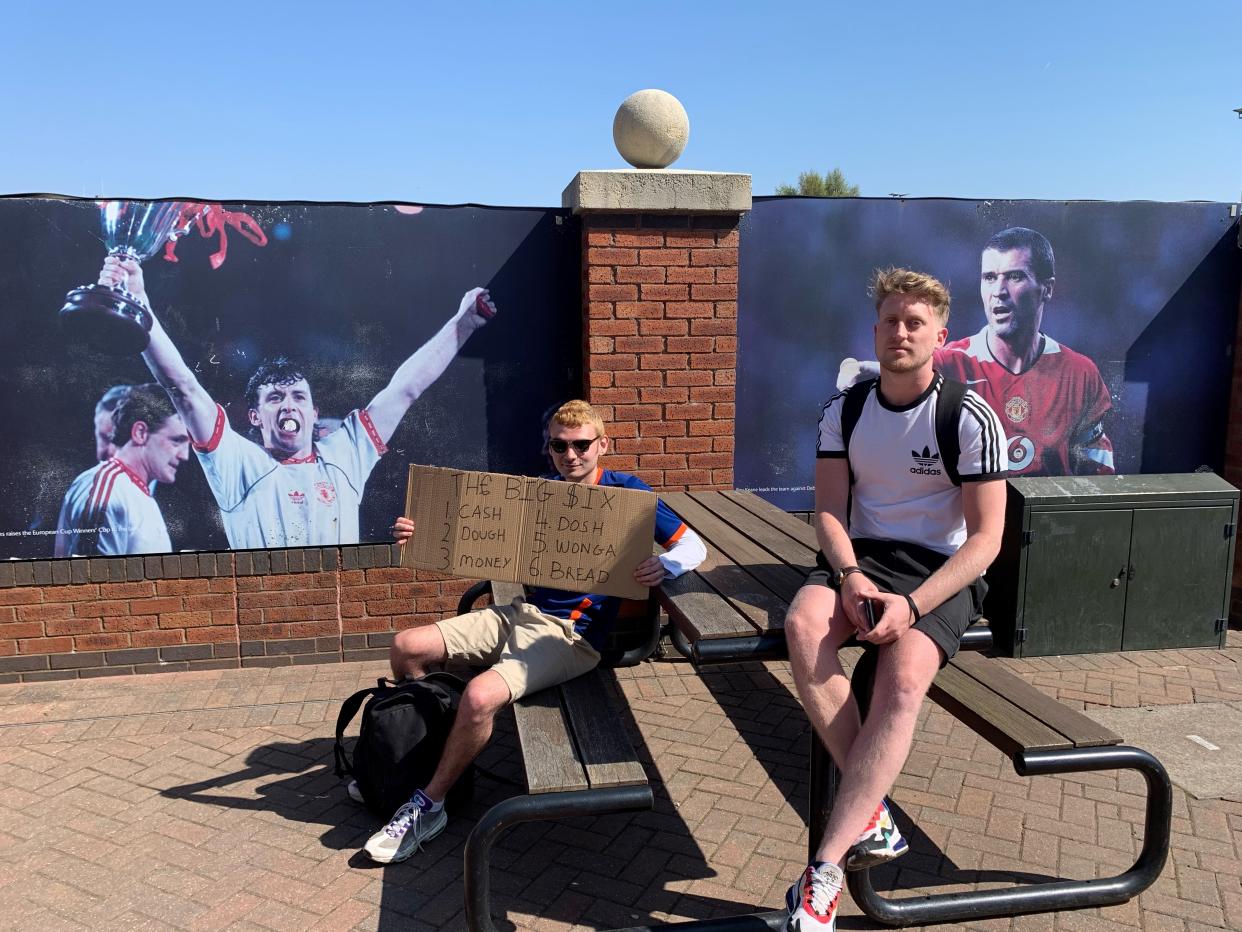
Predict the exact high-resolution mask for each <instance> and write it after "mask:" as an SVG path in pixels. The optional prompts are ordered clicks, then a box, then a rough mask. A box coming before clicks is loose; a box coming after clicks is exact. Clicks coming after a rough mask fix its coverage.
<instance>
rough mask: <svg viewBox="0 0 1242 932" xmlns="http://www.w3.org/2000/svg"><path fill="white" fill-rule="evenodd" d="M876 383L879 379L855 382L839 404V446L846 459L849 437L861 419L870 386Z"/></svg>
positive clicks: (848, 453) (847, 456) (848, 452)
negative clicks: (842, 449)
mask: <svg viewBox="0 0 1242 932" xmlns="http://www.w3.org/2000/svg"><path fill="white" fill-rule="evenodd" d="M878 381H879V379H867V380H866V381H865V382H855V383H854V384H853V385H851V386H850V387H849V388H847V389H846V390H845V400H844V401H842V402H841V444H842V445H843V446H844V447H845V457H846V459H849V455H850V436H851V435H852V434H853V433H854V428H855V427H856V426H857V425H858V419H859V418H860V417H862V412H863V407H864V406H866V404H867V395H868V394H869V393H870V392H871V386H873V385H875V383H876V382H878Z"/></svg>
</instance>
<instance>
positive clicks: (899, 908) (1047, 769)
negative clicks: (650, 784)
mask: <svg viewBox="0 0 1242 932" xmlns="http://www.w3.org/2000/svg"><path fill="white" fill-rule="evenodd" d="M662 497H663V498H664V500H665V501H666V502H667V503H668V505H669V507H671V508H672V509H673V510H674V511H676V512H677V513H678V514H679V515H680V516H681V517H682V519H683V520H684V521H685V522H686V523H687V524H689V525H690V526H691V527H693V528H694V529H695V531H697V532H698V534H699V536H700V537H702V538H703V540H704V543H705V544H706V546H707V559H706V560H704V562H703V564H702V565H701V566H700V567H699V568H698V570H696V571H695V572H692V573H687V574H685V575H684V576H682V577H680V578H678V579H675V580H671V581H669V582H666V583H665V584H664V585H663V586H662V587H661V590H660V594H659V599H660V603H661V605H662V606H663V607H664V608H665V610H666V611H667V612H668V615H669V619H670V622H671V625H672V631H671V632H670V634H671V638H672V641H673V644H674V646H675V647H676V648H677V650H678V651H679V652H680V653H682V654H683V655H684V656H686V657H687V658H688V659H689V660H690V661H691V662H693V663H694V664H696V665H703V664H710V663H720V662H728V661H739V660H761V659H773V658H783V657H785V656H787V652H786V648H785V639H784V632H783V623H784V617H785V611H786V610H787V608H788V606H789V603H790V602H791V601H792V599H793V597H794V594H795V593H796V592H797V590H798V587H799V586H800V585H801V584H802V581H803V580H804V579H805V576H806V573H807V572H808V571H809V569H810V568H811V566H813V564H814V562H815V553H816V551H817V549H818V542H817V541H816V537H815V532H814V530H813V529H812V528H811V527H810V526H809V525H807V524H806V523H804V522H802V521H800V520H799V519H798V518H796V517H794V516H792V515H789V514H786V513H785V512H783V511H781V510H780V509H778V508H776V507H775V506H773V505H770V504H769V503H767V502H766V501H764V500H763V499H761V498H759V497H758V496H756V495H753V494H751V493H748V492H689V493H685V492H681V493H673V494H666V495H664V496H662ZM989 647H991V632H990V631H989V630H988V629H987V627H986V625H976V626H974V627H973V628H972V629H971V630H970V631H968V632H967V633H966V635H965V636H964V637H963V639H962V648H963V649H964V650H963V652H960V653H958V655H957V656H956V657H954V658H953V660H951V661H950V662H949V663H948V664H947V665H946V666H945V667H944V669H943V670H941V671H940V673H939V674H938V675H937V677H936V679H935V682H934V683H933V684H932V687H931V689H930V690H929V692H928V696H929V698H931V699H932V700H933V701H934V702H936V703H938V704H939V705H941V706H942V707H944V708H945V709H947V710H948V711H949V712H950V713H952V714H953V715H955V716H956V717H957V718H958V719H960V720H961V721H963V722H965V723H966V724H967V725H969V726H970V727H971V728H973V729H974V730H975V731H976V732H977V733H978V734H979V735H981V736H982V737H984V738H985V739H987V740H988V741H989V742H991V743H992V744H993V745H994V746H995V747H996V748H997V749H998V750H1000V751H1001V752H1002V753H1003V754H1005V755H1006V756H1007V757H1009V759H1010V760H1011V761H1012V763H1013V766H1014V769H1015V771H1016V772H1017V773H1018V774H1019V775H1020V776H1035V775H1041V774H1054V773H1070V772H1078V771H1088V770H1114V769H1125V768H1129V769H1134V770H1137V771H1138V772H1139V773H1141V774H1142V775H1143V777H1144V779H1145V781H1146V785H1147V807H1146V819H1145V826H1144V832H1143V847H1142V851H1141V852H1140V854H1139V857H1138V859H1137V860H1136V861H1135V863H1134V865H1133V866H1132V867H1131V868H1130V869H1129V870H1127V871H1125V872H1124V873H1122V874H1119V875H1117V876H1115V877H1110V878H1105V879H1100V880H1057V881H1044V882H1041V883H1033V884H1027V885H1024V886H1021V887H1013V888H1007V889H1000V890H995V889H993V890H978V891H968V892H960V893H947V894H937V895H930V896H915V897H907V898H903V899H885V898H884V897H881V896H880V895H879V894H878V893H877V892H876V891H875V888H874V887H873V886H872V882H871V872H870V871H869V870H864V871H854V872H850V873H849V886H850V892H851V894H852V895H853V897H854V900H855V902H856V903H857V904H858V905H859V907H860V908H861V909H862V910H863V912H865V913H866V914H867V915H868V916H870V917H871V918H873V919H875V920H877V921H879V922H883V923H886V924H890V925H909V924H919V923H928V922H948V921H956V920H965V919H984V918H990V917H999V916H1011V915H1018V914H1020V913H1028V912H1045V911H1051V910H1058V909H1074V908H1082V907H1089V906H1105V905H1111V904H1115V903H1121V902H1124V901H1126V900H1128V899H1129V898H1131V897H1133V896H1135V895H1137V894H1138V893H1140V892H1141V891H1142V890H1145V889H1146V888H1147V887H1149V886H1150V885H1151V884H1152V883H1153V882H1155V880H1156V878H1157V877H1158V876H1159V875H1160V872H1161V870H1162V869H1163V867H1164V864H1165V861H1166V859H1167V857H1168V850H1169V830H1170V823H1171V818H1172V789H1171V787H1170V784H1169V779H1168V775H1167V774H1166V773H1165V770H1164V768H1163V767H1162V766H1161V765H1160V762H1159V761H1157V760H1156V759H1155V758H1154V757H1153V756H1152V755H1150V754H1149V753H1147V752H1146V751H1143V750H1140V749H1138V748H1133V747H1127V746H1123V745H1122V744H1121V738H1120V737H1118V736H1117V735H1115V734H1113V733H1112V732H1111V731H1109V730H1108V729H1106V728H1104V727H1103V726H1101V725H1099V724H1097V723H1096V722H1094V721H1092V720H1091V719H1089V718H1088V717H1087V716H1085V715H1083V714H1082V713H1080V712H1078V711H1076V710H1073V709H1070V708H1068V707H1066V706H1064V705H1062V704H1061V703H1059V702H1057V701H1056V700H1055V699H1052V698H1050V697H1048V696H1045V695H1044V694H1043V693H1041V692H1039V690H1037V689H1035V688H1034V687H1033V686H1031V685H1030V684H1028V683H1027V682H1025V681H1024V680H1022V679H1020V678H1019V677H1017V676H1015V675H1014V674H1012V673H1010V672H1009V671H1008V670H1006V669H1005V668H1004V667H1003V666H1002V665H1001V664H999V663H997V662H996V661H995V660H991V659H988V658H985V657H982V656H980V655H979V654H977V653H971V652H970V651H972V650H986V649H987V648H989ZM848 650H850V651H854V652H856V654H861V657H858V658H857V663H856V665H855V670H854V674H853V677H852V684H853V688H854V690H855V694H856V695H857V696H858V697H859V702H860V706H861V707H862V708H864V709H865V707H866V698H867V697H868V696H869V694H870V686H871V678H872V675H873V673H874V665H875V657H876V654H877V652H876V651H875V650H865V651H864V650H861V649H859V648H848ZM811 741H812V751H811V817H810V820H809V821H810V841H809V848H810V849H812V852H813V849H814V847H815V844H816V840H817V839H818V838H819V837H820V836H821V835H822V833H823V829H824V826H825V825H826V823H827V820H828V816H829V814H830V813H831V810H832V802H833V798H834V796H835V790H836V779H837V775H836V773H835V768H834V767H832V765H831V761H830V758H829V757H828V754H827V752H826V751H825V749H824V748H823V746H822V744H821V743H820V741H819V740H818V738H817V737H816V736H815V735H814V733H812V739H811ZM775 915H776V914H771V915H765V916H763V917H762V918H763V919H764V920H765V921H767V922H768V923H769V924H771V923H772V922H774V921H775V920H774V918H773V917H774V916H775ZM721 928H724V926H721Z"/></svg>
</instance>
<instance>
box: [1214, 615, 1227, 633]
mask: <svg viewBox="0 0 1242 932" xmlns="http://www.w3.org/2000/svg"><path fill="white" fill-rule="evenodd" d="M1228 627H1229V619H1228V618H1217V619H1216V633H1217V634H1224V633H1225V629H1226V628H1228Z"/></svg>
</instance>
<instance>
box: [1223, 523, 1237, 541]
mask: <svg viewBox="0 0 1242 932" xmlns="http://www.w3.org/2000/svg"><path fill="white" fill-rule="evenodd" d="M1237 529H1238V526H1237V525H1236V524H1233V523H1232V522H1231V523H1229V524H1226V525H1225V540H1229V539H1231V538H1232V537H1233V532H1234V531H1236V530H1237Z"/></svg>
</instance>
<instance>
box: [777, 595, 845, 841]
mask: <svg viewBox="0 0 1242 932" xmlns="http://www.w3.org/2000/svg"><path fill="white" fill-rule="evenodd" d="M853 634H854V626H853V625H852V624H850V621H849V619H848V618H846V617H845V613H844V612H843V611H842V610H841V603H840V597H839V596H838V594H837V593H836V592H835V591H834V590H832V589H829V588H827V587H826V586H803V587H802V588H801V589H799V590H798V594H797V595H796V596H795V597H794V600H793V602H792V603H791V604H790V606H789V612H788V614H787V615H786V616H785V643H786V644H787V645H788V648H789V663H790V668H791V670H792V672H793V679H794V687H795V688H796V689H797V691H798V698H799V699H800V700H801V702H802V707H803V709H805V710H806V714H807V718H809V719H810V720H811V726H812V727H813V728H814V729H815V731H816V733H817V734H818V735H819V737H820V740H821V741H823V742H824V746H825V747H827V748H828V751H829V753H830V754H831V755H832V759H833V760H834V761H843V760H846V759H847V758H848V757H849V753H850V749H851V748H852V747H853V745H854V741H855V739H856V738H857V737H858V731H859V716H858V704H857V703H856V702H855V701H854V696H853V694H852V693H851V692H850V681H849V679H848V678H847V677H846V675H845V670H844V669H843V668H842V666H841V661H840V659H839V658H838V656H837V652H838V651H839V650H840V649H841V645H842V644H844V643H845V642H846V641H848V640H849V639H850V637H851V636H852V635H853ZM860 831H861V829H860Z"/></svg>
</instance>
